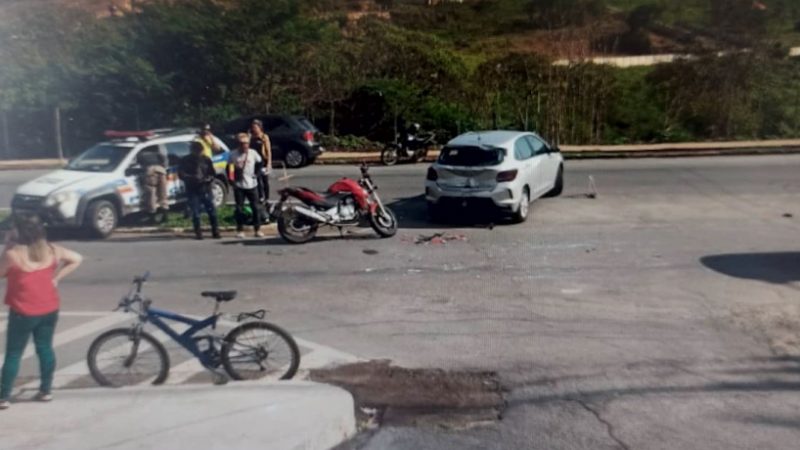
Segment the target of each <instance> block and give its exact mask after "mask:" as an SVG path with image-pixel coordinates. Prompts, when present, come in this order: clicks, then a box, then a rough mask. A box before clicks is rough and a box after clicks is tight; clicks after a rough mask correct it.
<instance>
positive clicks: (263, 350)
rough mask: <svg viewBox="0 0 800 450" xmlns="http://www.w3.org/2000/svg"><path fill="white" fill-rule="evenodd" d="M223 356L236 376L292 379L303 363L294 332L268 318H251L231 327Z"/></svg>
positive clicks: (223, 349) (232, 374) (229, 373)
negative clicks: (288, 331) (290, 333)
mask: <svg viewBox="0 0 800 450" xmlns="http://www.w3.org/2000/svg"><path fill="white" fill-rule="evenodd" d="M221 356H222V365H223V366H224V367H225V371H226V372H228V375H230V376H231V378H233V379H234V380H254V379H261V378H273V379H279V380H288V379H291V378H292V377H293V376H294V375H295V373H297V368H298V367H299V366H300V350H299V349H298V348H297V343H296V342H295V341H294V339H293V338H292V336H291V335H289V333H287V332H286V331H284V330H283V329H281V328H280V327H278V326H276V325H273V324H271V323H268V322H248V323H245V324H243V325H239V326H238V327H236V328H234V329H233V330H231V332H230V333H228V335H227V336H225V344H224V345H223V346H222V355H221Z"/></svg>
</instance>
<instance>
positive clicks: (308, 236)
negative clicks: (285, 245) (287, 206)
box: [278, 211, 319, 244]
mask: <svg viewBox="0 0 800 450" xmlns="http://www.w3.org/2000/svg"><path fill="white" fill-rule="evenodd" d="M317 228H319V225H318V224H317V223H314V222H311V221H310V220H308V219H305V218H304V217H302V216H300V215H298V214H296V213H294V212H292V211H287V212H286V213H284V214H281V216H280V217H279V218H278V233H280V235H281V237H282V238H284V239H285V240H286V241H287V242H289V243H291V244H305V243H306V242H308V241H310V240H312V239H314V236H316V235H317Z"/></svg>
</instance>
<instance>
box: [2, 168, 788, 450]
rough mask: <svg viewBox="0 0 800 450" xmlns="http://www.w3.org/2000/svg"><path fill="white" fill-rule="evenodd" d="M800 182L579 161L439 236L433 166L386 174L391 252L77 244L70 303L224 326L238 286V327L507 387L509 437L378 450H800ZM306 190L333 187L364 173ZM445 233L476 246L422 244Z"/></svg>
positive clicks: (67, 290) (487, 429) (378, 444)
mask: <svg viewBox="0 0 800 450" xmlns="http://www.w3.org/2000/svg"><path fill="white" fill-rule="evenodd" d="M799 172H800V157H798V156H769V157H735V158H692V159H667V160H660V159H652V160H607V161H570V162H569V163H568V164H567V189H566V191H565V193H564V195H563V196H562V197H560V198H556V199H547V200H542V201H539V202H537V203H536V204H535V206H534V208H533V216H532V218H531V220H529V221H528V222H527V223H525V224H523V225H518V226H514V225H506V224H497V226H494V227H488V226H486V225H487V224H486V222H487V221H486V220H482V219H481V218H480V217H478V218H475V217H473V218H471V219H464V218H461V219H462V220H459V221H457V222H456V223H454V224H449V225H432V224H430V223H428V222H427V220H426V218H425V215H424V204H423V202H422V201H421V199H420V198H419V194H420V191H421V188H420V187H421V183H422V179H423V177H424V167H422V166H404V167H398V168H392V169H383V168H376V169H375V171H374V178H375V179H376V181H377V182H378V183H379V185H380V186H381V188H382V191H381V192H382V193H383V196H384V199H385V200H387V201H388V202H389V203H390V204H391V205H392V206H393V208H395V209H396V211H397V213H398V215H399V217H400V221H401V230H400V232H399V234H398V236H397V237H395V238H393V239H388V240H381V239H377V238H374V237H373V235H372V234H371V233H370V232H369V230H365V231H364V232H363V233H362V234H360V235H358V236H347V237H346V238H344V239H342V238H338V237H336V236H335V235H333V236H332V237H330V238H328V239H319V240H317V241H315V242H313V243H310V244H307V245H304V246H288V245H285V244H284V243H283V242H282V241H280V240H279V239H274V238H269V239H266V240H263V241H258V240H247V241H244V242H235V241H226V242H222V243H217V242H211V241H205V242H201V243H197V242H194V241H190V240H184V239H167V240H164V239H127V238H115V239H112V240H109V241H104V242H65V243H64V244H65V245H68V246H71V247H74V248H75V249H77V250H79V251H81V252H82V253H84V254H85V255H86V262H85V266H84V267H82V268H81V269H80V270H79V271H78V272H77V273H76V274H75V275H74V276H73V277H72V278H70V279H69V280H67V281H65V282H64V283H63V286H62V289H63V298H64V301H63V303H64V309H65V310H89V311H102V310H107V309H110V308H111V307H113V305H114V304H115V301H116V299H118V298H119V296H120V295H121V294H122V293H123V292H124V290H125V287H126V286H125V284H126V282H127V281H128V280H129V279H130V277H131V276H133V275H134V274H135V273H138V272H142V271H144V270H146V269H149V270H150V271H151V272H152V273H153V274H154V280H153V282H152V283H151V284H150V285H149V286H148V292H149V294H150V295H151V296H152V297H153V298H154V300H155V301H156V303H157V304H158V305H161V306H164V307H168V308H174V309H179V310H181V311H186V312H193V313H200V312H207V311H208V310H209V309H210V305H209V304H208V303H207V302H205V301H203V300H200V299H199V297H197V293H198V292H199V291H201V290H204V289H209V288H225V287H231V288H236V289H239V291H240V292H242V296H241V299H237V300H236V301H235V302H234V303H233V304H231V308H236V309H243V310H246V309H250V308H254V307H256V306H265V307H267V308H268V309H269V311H270V313H269V318H270V319H271V320H273V321H275V322H277V323H279V324H281V325H283V326H285V327H286V328H287V329H289V330H290V331H291V332H293V333H294V334H296V335H298V336H301V337H303V338H304V339H307V340H310V341H313V342H317V343H321V344H324V345H326V346H330V347H333V348H335V349H338V350H341V351H344V352H347V353H350V354H354V355H356V356H358V357H360V358H365V359H374V358H386V359H390V360H392V361H393V362H394V363H395V364H398V365H402V366H407V367H432V368H445V369H483V370H493V371H497V372H498V373H499V374H500V376H501V378H502V380H503V382H504V384H505V386H506V387H507V388H508V389H509V393H508V402H509V407H508V409H507V410H506V411H505V413H504V416H503V420H502V421H500V422H497V423H494V424H490V425H487V426H482V427H475V428H470V429H467V430H452V431H448V430H442V429H438V428H437V429H434V428H426V427H421V428H403V427H384V428H382V429H381V430H380V431H379V432H377V433H376V434H374V435H371V436H367V437H365V438H364V439H363V440H362V441H361V442H360V444H359V446H361V447H363V448H369V449H373V448H374V449H383V448H397V449H406V448H421V449H428V448H430V449H440V448H441V449H449V448H452V449H472V448H474V449H486V448H497V449H501V448H503V449H505V448H536V449H539V448H541V449H583V448H586V449H601V448H622V449H673V448H687V449H693V448H697V449H726V450H727V449H740V448H741V449H750V448H759V449H773V448H774V449H786V448H795V447H796V445H797V442H798V440H800V420H798V418H797V411H798V409H800V380H798V374H800V364H798V359H797V356H800V345H799V344H798V343H800V306H798V303H797V299H798V292H799V290H800V249H799V248H798V239H797V237H798V232H800V203H799V202H798V192H800V176H798V175H797V174H798V173H799ZM297 174H298V176H297V177H296V178H294V179H293V180H292V183H293V184H309V185H310V186H311V187H316V188H323V187H325V186H326V185H327V184H329V182H330V181H332V180H333V179H334V178H335V177H336V176H339V175H342V174H350V175H352V176H356V175H357V169H356V168H354V167H353V168H346V167H342V166H331V167H313V168H308V169H304V170H302V171H300V172H297ZM590 175H591V176H593V177H594V179H595V182H596V186H597V192H598V196H597V198H596V199H589V198H587V197H586V196H585V195H584V194H586V192H587V189H588V178H589V176H590ZM27 176H29V174H25V175H21V174H18V173H9V172H0V180H2V181H0V183H6V184H4V186H13V185H15V183H19V181H20V180H21V179H24V178H26V177H27ZM15 177H16V178H15ZM4 190H5V187H4ZM436 231H446V232H448V233H451V234H453V235H463V237H464V239H465V240H458V241H452V242H449V243H448V244H446V245H417V244H415V243H414V240H415V239H416V238H417V237H418V236H420V235H430V234H431V233H433V232H436ZM80 350H81V349H75V352H76V353H77V352H79V351H80Z"/></svg>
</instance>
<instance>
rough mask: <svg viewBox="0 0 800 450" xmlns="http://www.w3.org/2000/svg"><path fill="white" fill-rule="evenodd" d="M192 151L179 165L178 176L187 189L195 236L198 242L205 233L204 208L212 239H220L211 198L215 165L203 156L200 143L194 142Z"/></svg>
mask: <svg viewBox="0 0 800 450" xmlns="http://www.w3.org/2000/svg"><path fill="white" fill-rule="evenodd" d="M191 150H192V151H191V153H190V154H188V155H186V156H184V157H183V158H181V161H180V163H179V165H178V176H179V177H180V179H181V180H182V181H183V184H184V186H185V187H186V197H187V200H188V203H189V208H190V209H191V211H192V226H194V235H195V238H196V239H198V240H200V239H203V231H202V229H201V228H200V214H201V213H202V211H201V208H203V209H205V211H206V213H207V214H208V219H209V221H210V222H211V235H212V237H213V238H214V239H219V238H220V234H219V223H218V220H217V210H216V208H215V207H214V200H213V198H212V196H211V183H212V182H213V181H214V176H215V175H216V172H215V171H214V163H213V162H211V159H210V158H209V157H207V156H205V155H204V154H203V145H202V144H201V143H200V142H197V141H194V142H192V144H191Z"/></svg>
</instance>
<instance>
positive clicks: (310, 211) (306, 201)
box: [273, 165, 397, 244]
mask: <svg viewBox="0 0 800 450" xmlns="http://www.w3.org/2000/svg"><path fill="white" fill-rule="evenodd" d="M377 190H378V187H377V186H376V185H375V184H374V183H373V182H372V177H370V175H369V169H368V168H367V166H366V165H362V166H361V179H360V180H358V181H356V180H353V179H351V178H342V179H340V180H338V181H336V182H335V183H333V184H332V185H330V187H329V188H328V190H327V191H326V192H316V191H312V190H311V189H307V188H304V187H287V188H284V189H281V190H280V191H279V194H280V201H279V202H278V204H277V205H276V206H275V209H274V210H273V211H274V212H275V214H276V215H277V216H278V232H279V233H280V234H281V236H282V237H283V238H284V239H286V240H287V241H288V242H291V243H292V244H302V243H305V242H308V241H310V240H311V239H313V238H314V236H315V235H316V234H317V229H318V228H319V227H320V226H321V225H329V226H333V227H337V228H339V230H340V231H341V229H342V228H344V227H351V226H358V225H359V224H360V223H361V219H362V218H363V217H365V216H366V217H367V218H368V219H369V223H370V225H371V226H372V228H373V229H374V230H375V231H376V232H377V233H378V234H379V235H380V236H381V237H384V238H387V237H392V236H394V235H395V233H397V218H396V217H395V215H394V213H393V212H392V210H390V209H389V208H387V207H386V206H384V204H383V203H382V202H381V199H380V197H379V196H378V192H377ZM290 199H291V200H290Z"/></svg>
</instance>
